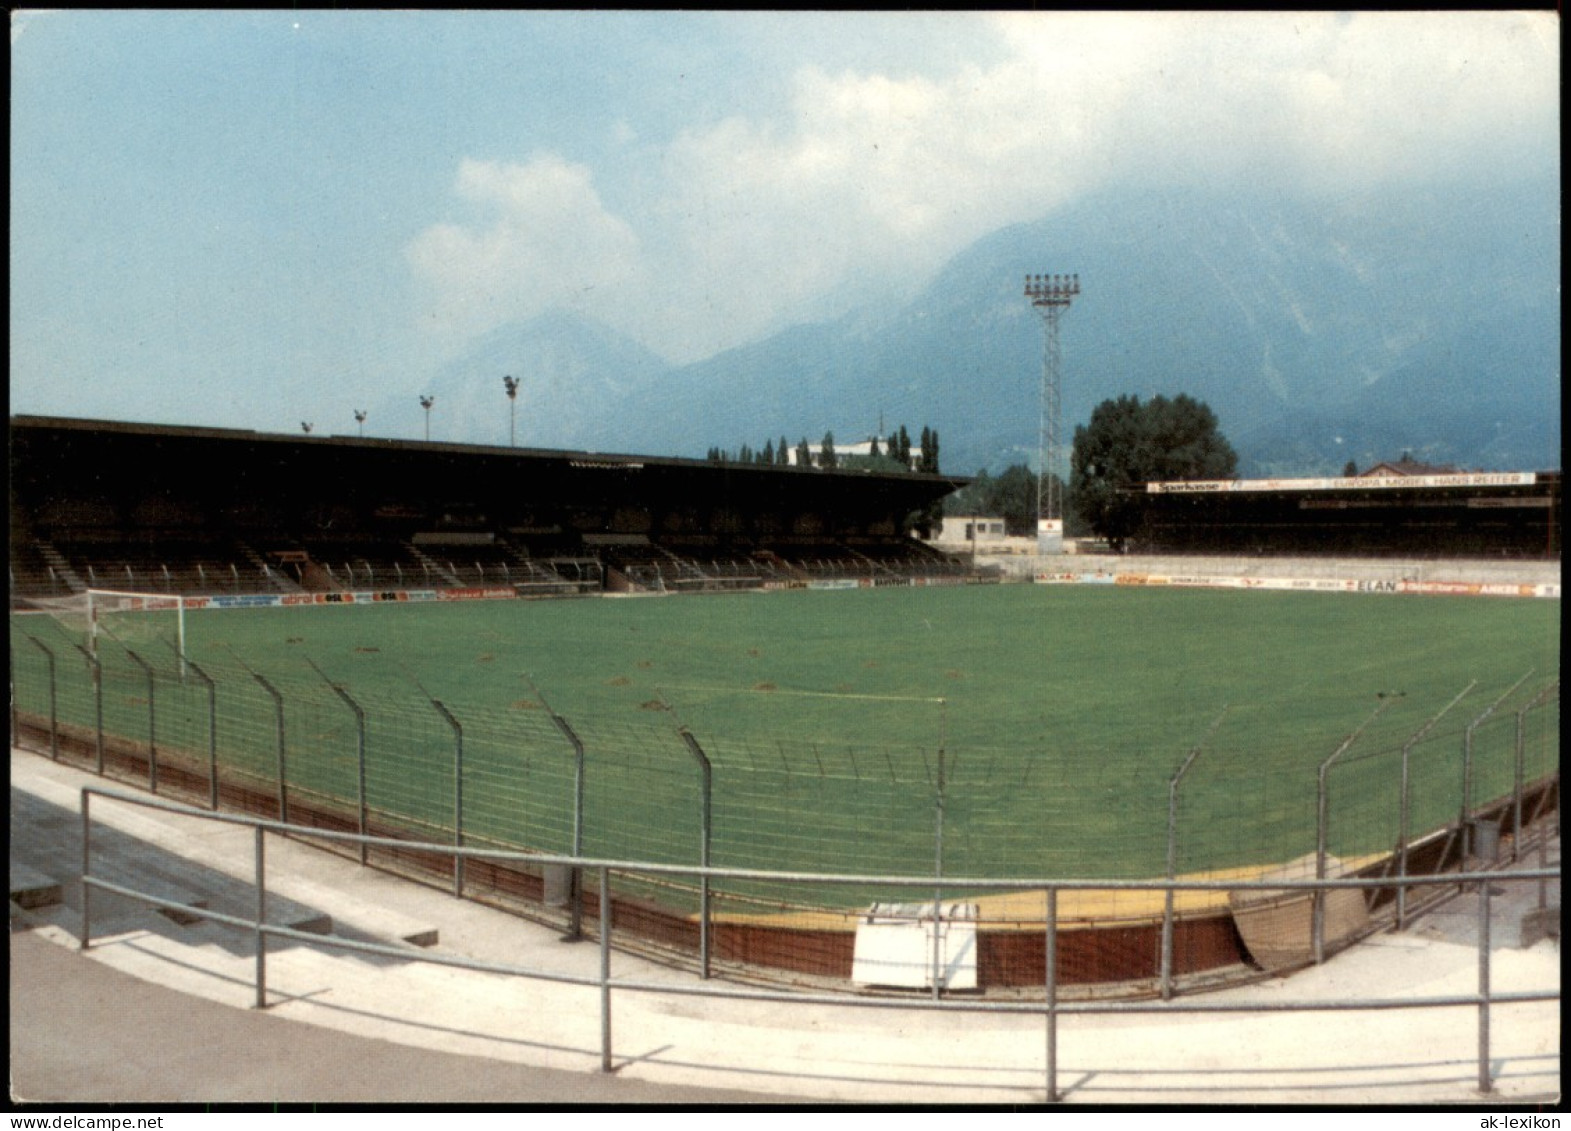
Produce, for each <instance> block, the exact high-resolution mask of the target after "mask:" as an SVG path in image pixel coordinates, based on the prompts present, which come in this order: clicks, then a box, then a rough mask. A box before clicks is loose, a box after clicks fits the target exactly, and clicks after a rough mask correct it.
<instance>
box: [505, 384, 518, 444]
mask: <svg viewBox="0 0 1571 1131" xmlns="http://www.w3.org/2000/svg"><path fill="white" fill-rule="evenodd" d="M502 387H503V388H505V389H506V390H507V414H508V423H507V446H508V447H510V448H516V447H518V378H517V377H503V378H502Z"/></svg>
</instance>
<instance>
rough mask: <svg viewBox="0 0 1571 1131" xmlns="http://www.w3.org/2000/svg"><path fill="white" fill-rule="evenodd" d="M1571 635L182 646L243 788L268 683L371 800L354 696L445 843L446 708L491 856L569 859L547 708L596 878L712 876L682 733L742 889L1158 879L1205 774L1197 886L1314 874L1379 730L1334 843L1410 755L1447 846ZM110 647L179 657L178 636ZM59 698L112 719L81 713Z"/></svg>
mask: <svg viewBox="0 0 1571 1131" xmlns="http://www.w3.org/2000/svg"><path fill="white" fill-rule="evenodd" d="M1559 614H1560V608H1559V604H1558V602H1554V601H1545V600H1532V599H1508V598H1501V599H1494V598H1463V597H1455V598H1453V597H1414V596H1389V595H1383V594H1369V595H1364V594H1309V593H1305V594H1299V593H1280V592H1252V593H1247V592H1246V593H1240V592H1218V591H1205V590H1178V589H1167V590H1143V589H1132V588H1116V589H1115V588H1114V587H1106V588H1102V587H1090V586H1086V587H1076V586H1032V585H1012V586H962V587H952V588H932V589H916V588H891V589H872V590H857V591H846V592H823V591H788V592H770V593H737V594H713V595H708V594H706V595H685V596H680V597H666V598H624V599H612V598H606V599H589V600H546V601H470V602H453V603H421V604H395V603H388V604H378V605H355V606H342V607H334V606H325V607H324V606H317V607H307V608H275V609H255V610H225V611H212V610H206V611H194V612H190V613H188V614H187V650H188V653H189V656H190V658H191V659H193V660H194V661H195V662H196V663H197V664H198V665H199V666H200V667H201V668H202V669H203V670H204V671H208V672H211V673H212V674H213V675H214V677H215V679H216V680H217V681H218V682H219V684H220V688H221V691H220V694H219V698H220V700H221V704H220V707H219V715H220V720H219V724H218V725H219V727H220V728H221V729H222V731H223V732H224V737H223V741H222V743H221V745H222V747H223V753H222V754H221V759H222V764H223V766H224V768H225V769H226V770H232V771H234V772H239V773H246V774H253V775H256V776H257V777H258V778H259V779H260V778H265V776H266V775H267V773H268V772H269V768H270V766H271V765H272V761H271V757H272V755H271V751H272V747H273V743H274V732H273V726H272V723H271V722H270V718H271V716H270V714H269V709H268V706H267V703H266V701H265V700H264V699H263V697H262V695H261V692H260V691H259V690H258V687H257V685H255V684H254V683H253V680H252V679H251V678H249V677H248V676H249V673H248V672H247V671H246V669H250V671H252V672H255V673H258V674H262V675H264V676H265V678H266V679H267V680H268V681H269V682H270V683H271V684H272V685H273V686H274V687H276V688H278V689H279V690H280V691H281V693H282V695H283V699H284V702H285V704H286V710H287V717H288V733H289V739H288V742H289V775H290V788H291V789H293V790H301V791H305V792H308V793H311V794H313V795H317V796H321V797H325V798H338V799H340V800H343V799H346V798H348V797H350V796H352V795H353V790H354V767H353V761H354V757H355V739H354V735H353V720H352V717H351V716H350V715H349V713H348V712H347V711H346V710H345V709H344V707H343V705H342V703H341V702H340V701H339V700H338V699H337V698H335V694H334V692H333V691H332V690H331V688H330V687H329V686H328V684H329V681H331V682H332V683H336V684H338V685H340V686H341V687H342V688H343V689H344V690H345V691H346V692H347V693H348V694H349V695H351V696H352V697H353V698H354V699H355V700H356V701H357V702H359V703H361V705H362V706H363V707H364V709H365V711H366V715H367V720H368V721H367V731H368V733H367V747H368V750H367V761H368V763H369V764H370V765H371V770H370V773H369V780H370V787H369V789H370V794H371V797H370V800H371V803H372V805H373V807H374V808H375V809H377V810H378V811H379V812H382V813H385V814H389V815H392V816H393V817H395V818H399V819H403V820H407V821H409V822H411V823H413V824H414V825H416V826H418V827H420V828H424V829H428V830H429V829H440V828H443V827H445V826H446V825H448V824H450V823H451V821H452V820H453V818H454V806H455V802H454V800H453V798H452V797H451V796H450V795H451V794H452V792H453V786H452V777H453V774H452V762H453V758H452V754H451V750H452V747H453V740H452V736H451V723H450V722H448V721H447V719H446V717H444V715H443V714H442V713H441V711H439V710H438V709H437V708H436V706H435V705H434V704H433V702H432V701H435V703H439V704H440V705H441V707H442V708H444V709H445V710H446V711H447V712H449V713H450V715H451V717H452V718H453V719H454V720H456V721H457V722H458V723H459V724H460V725H461V727H462V732H463V737H462V743H463V764H464V769H463V773H464V775H465V777H464V784H463V806H464V808H463V823H464V826H465V835H466V837H468V838H472V839H474V840H477V841H486V842H494V843H497V844H500V845H506V846H510V847H520V848H530V849H538V850H543V851H556V852H562V851H567V850H569V848H570V847H571V842H570V829H571V825H572V810H573V804H574V801H573V796H572V794H573V767H572V758H571V747H570V746H569V745H568V744H567V742H566V741H565V740H564V738H563V735H562V733H561V732H560V731H559V730H558V729H557V728H556V727H555V726H554V725H553V724H552V722H551V718H550V716H551V715H552V714H555V715H559V716H561V717H562V718H564V719H565V720H567V721H568V722H569V723H570V724H571V726H572V728H573V729H574V731H575V732H576V733H577V735H578V736H579V738H580V739H581V741H582V742H583V744H584V747H585V774H584V821H583V831H584V842H583V847H584V851H585V853H586V854H588V855H596V856H603V857H608V858H621V859H631V858H643V859H654V860H664V861H669V862H681V863H693V862H696V845H697V837H698V834H699V830H698V824H699V821H700V816H699V814H700V810H701V801H700V798H699V796H698V792H699V789H700V785H699V776H698V773H697V771H696V767H695V763H694V759H693V756H692V753H691V751H690V749H689V748H688V747H687V746H686V745H685V744H684V742H683V740H682V739H681V736H680V731H681V730H683V729H685V730H686V731H687V732H688V733H689V734H691V735H692V736H693V738H694V739H695V740H696V742H697V743H698V745H699V747H700V748H701V749H702V750H703V751H704V753H705V755H706V756H707V758H708V759H709V760H710V762H711V763H712V767H713V783H712V789H713V829H712V841H713V853H712V857H711V860H712V863H714V864H715V865H718V866H734V867H749V868H772V869H783V870H800V871H838V872H855V873H864V874H865V873H872V872H887V873H890V874H903V875H931V874H932V873H933V870H934V868H935V849H934V845H935V842H936V843H938V844H939V845H940V857H939V860H938V861H937V863H936V866H938V867H941V869H942V871H943V873H944V874H946V875H953V876H1004V877H1018V876H1032V877H1036V876H1059V877H1085V878H1096V877H1148V876H1154V875H1161V874H1162V873H1163V872H1164V871H1165V869H1166V864H1167V859H1166V853H1167V833H1168V821H1169V797H1170V788H1169V787H1170V783H1171V781H1172V779H1173V778H1174V775H1175V773H1176V772H1177V770H1178V769H1179V767H1180V766H1181V765H1182V764H1184V763H1185V762H1186V761H1188V763H1189V765H1188V768H1187V770H1186V771H1185V774H1184V777H1183V779H1182V782H1181V786H1180V788H1178V789H1177V791H1176V793H1175V794H1173V796H1176V797H1177V799H1178V803H1177V807H1176V809H1175V810H1174V816H1175V817H1176V822H1177V824H1176V830H1175V831H1176V834H1177V846H1178V857H1177V870H1178V871H1179V872H1180V873H1181V874H1184V873H1195V872H1200V871H1207V870H1218V869H1226V868H1233V867H1241V866H1251V865H1261V864H1271V863H1277V862H1282V861H1285V860H1288V859H1291V858H1294V857H1296V856H1299V855H1302V854H1303V853H1305V852H1308V851H1312V850H1313V849H1314V848H1315V845H1316V819H1317V818H1316V813H1317V804H1318V803H1319V798H1318V794H1317V790H1318V789H1319V788H1320V787H1319V777H1318V773H1319V767H1320V765H1321V764H1322V763H1323V762H1325V761H1326V760H1327V759H1328V758H1330V757H1331V755H1332V754H1333V753H1335V752H1337V751H1338V749H1339V748H1340V747H1343V745H1344V743H1346V742H1347V740H1348V739H1349V738H1350V737H1352V736H1354V735H1355V733H1356V735H1357V737H1356V740H1355V741H1354V742H1352V743H1351V744H1350V745H1348V746H1347V747H1346V749H1345V750H1344V751H1343V753H1342V754H1341V755H1340V756H1339V758H1338V760H1337V762H1336V763H1335V766H1334V768H1333V769H1332V771H1331V772H1330V773H1329V774H1328V775H1327V776H1326V789H1327V793H1328V796H1327V798H1326V806H1327V808H1328V809H1329V812H1330V820H1329V833H1330V837H1329V839H1330V844H1329V847H1330V849H1331V850H1332V851H1333V852H1337V853H1341V854H1342V855H1344V856H1357V855H1361V854H1369V853H1376V852H1381V851H1389V850H1390V849H1391V847H1392V844H1393V841H1394V838H1395V836H1396V832H1397V828H1396V826H1397V816H1398V811H1399V809H1400V807H1401V804H1402V798H1401V794H1400V772H1401V762H1402V750H1403V747H1404V746H1405V745H1406V746H1408V747H1409V750H1408V755H1409V761H1410V763H1411V765H1410V769H1411V779H1412V785H1411V789H1412V794H1411V797H1410V798H1409V802H1410V810H1411V811H1410V816H1409V819H1410V821H1411V831H1412V832H1413V833H1414V834H1422V833H1423V832H1424V831H1426V830H1429V829H1432V828H1438V827H1440V826H1441V825H1442V824H1444V823H1445V822H1447V821H1455V820H1456V818H1457V814H1458V810H1459V806H1460V805H1461V804H1462V801H1463V791H1464V788H1465V789H1466V791H1467V792H1468V794H1469V795H1470V797H1471V800H1472V802H1473V803H1474V804H1475V805H1476V804H1480V803H1482V802H1484V801H1487V800H1490V799H1493V798H1498V797H1501V796H1505V795H1507V794H1509V793H1510V792H1511V789H1512V783H1513V779H1514V775H1515V773H1516V766H1515V760H1516V757H1517V735H1516V727H1515V722H1514V720H1515V717H1516V712H1518V711H1520V710H1521V709H1522V708H1525V707H1526V706H1527V705H1528V704H1529V703H1530V702H1531V701H1533V700H1534V698H1535V697H1536V696H1538V695H1540V693H1543V692H1545V690H1546V688H1548V687H1549V685H1550V684H1552V683H1553V682H1555V681H1556V680H1557V679H1558V676H1559V648H1560V619H1559ZM108 623H109V625H110V629H111V631H112V632H113V633H114V634H115V637H116V639H118V641H119V643H120V645H122V646H129V647H131V648H133V649H136V650H137V651H138V652H139V653H141V654H143V655H144V656H161V657H162V660H163V664H164V666H165V667H168V666H170V665H171V664H172V656H173V649H172V648H171V647H170V646H169V641H170V640H172V637H173V632H174V628H173V615H172V614H170V613H164V612H159V613H149V614H121V615H117V616H116V617H115V618H112V619H111V620H110V621H109V622H108ZM12 624H13V649H12V650H13V663H15V664H19V665H21V666H23V667H25V666H26V664H27V663H31V662H34V661H36V657H33V656H29V655H28V654H26V653H28V652H30V651H32V649H30V648H27V647H25V642H23V643H22V644H19V643H18V641H19V640H20V637H19V636H18V635H17V634H18V632H19V631H23V632H27V633H30V634H32V635H35V636H37V635H39V634H40V629H39V626H38V623H37V618H13V622H12ZM52 631H53V632H54V633H55V637H54V639H56V640H59V639H61V638H62V637H63V635H64V630H62V629H61V628H59V627H55V628H54V629H52ZM65 651H66V652H69V651H70V649H65ZM104 663H105V685H106V689H107V690H106V695H105V700H106V701H105V707H104V710H105V716H106V726H109V727H111V729H114V730H116V731H117V732H121V733H125V734H127V735H132V736H134V735H136V734H138V733H139V731H138V727H139V726H140V727H141V728H142V731H145V730H146V724H145V723H143V722H141V721H140V720H141V715H140V714H139V712H140V711H141V710H142V708H141V707H140V706H139V702H140V698H141V697H139V696H138V695H137V694H136V693H135V692H136V688H137V687H138V686H140V685H139V683H138V679H139V678H140V677H139V676H138V675H137V673H136V671H135V670H134V669H133V668H132V667H131V666H130V665H128V664H126V663H124V662H123V660H121V659H117V658H116V657H115V655H114V648H113V647H112V646H111V647H106V650H105V660H104ZM66 666H68V665H62V668H64V667H66ZM77 666H81V665H77ZM111 668H113V669H115V673H118V674H112V673H111ZM1524 677H1525V678H1524ZM28 678H35V677H28ZM66 678H67V677H66V676H65V675H63V674H62V676H61V679H62V681H65V680H66ZM160 678H163V677H160ZM116 680H118V682H116ZM22 682H23V680H21V679H19V692H18V694H19V697H20V696H22V695H23V691H22V690H20V685H21V683H22ZM168 685H169V686H168V689H167V690H163V689H162V685H160V686H161V689H160V691H159V695H160V699H161V701H160V704H159V707H158V712H159V716H160V718H159V721H158V723H157V725H158V726H159V727H161V728H167V730H168V733H169V735H170V737H169V738H168V739H163V740H161V741H163V742H164V743H165V744H167V745H168V746H169V747H170V748H171V749H174V748H180V747H184V748H186V749H188V750H191V751H196V750H199V749H200V748H201V747H202V745H203V742H204V741H205V739H204V738H203V734H204V730H205V727H206V724H205V722H204V721H203V713H204V707H203V700H202V696H201V694H199V689H196V688H193V687H191V686H190V685H189V681H186V682H184V683H181V684H178V685H177V683H176V681H175V680H173V679H172V678H171V679H169V680H168ZM27 694H28V696H29V697H31V698H33V699H35V700H36V699H37V698H38V693H37V690H36V687H35V688H33V689H32V690H30V691H28V693H27ZM61 698H62V711H63V712H64V713H65V714H66V715H71V714H73V712H74V714H75V716H76V718H77V719H78V721H79V722H80V720H81V717H82V715H83V713H84V711H85V712H86V714H87V717H88V719H89V721H90V718H91V709H90V708H89V707H87V706H86V702H87V700H86V697H85V695H84V693H83V692H82V691H81V689H80V688H77V689H76V690H74V691H66V692H63V693H62V696H61ZM1491 707H1492V708H1493V712H1492V713H1491V714H1490V715H1489V716H1488V718H1487V720H1486V721H1484V722H1481V723H1480V724H1479V725H1478V727H1477V728H1476V731H1475V733H1474V734H1473V735H1472V736H1471V737H1469V736H1468V735H1467V730H1466V728H1467V727H1468V724H1469V723H1470V722H1473V721H1475V720H1478V719H1480V717H1481V716H1482V715H1483V714H1484V712H1486V710H1488V709H1490V708H1491ZM165 716H168V717H167V719H166V718H165ZM1524 717H1525V719H1526V720H1527V723H1528V724H1529V725H1528V730H1527V733H1526V735H1525V736H1524V741H1523V754H1522V760H1523V762H1524V767H1523V772H1524V773H1525V775H1526V777H1527V779H1528V780H1536V779H1537V778H1539V777H1542V776H1544V775H1545V774H1548V773H1550V772H1552V771H1553V769H1554V766H1555V760H1556V757H1557V751H1558V703H1557V702H1550V703H1549V704H1548V709H1538V710H1533V711H1531V712H1528V713H1527V714H1526V715H1525V716H1524ZM1426 726H1427V727H1428V729H1427V731H1426V730H1425V728H1426ZM160 733H161V734H162V733H164V732H163V731H161V732H160ZM180 736H183V737H180ZM1464 746H1466V748H1467V749H1466V751H1464ZM1464 753H1466V755H1467V765H1466V766H1464ZM171 756H172V755H171ZM1464 777H1466V779H1467V780H1466V783H1465V786H1464V783H1463V778H1464ZM935 830H936V831H935ZM433 839H442V838H441V837H440V836H433ZM824 898H825V902H827V903H830V904H837V903H842V902H845V901H851V902H855V901H856V900H857V899H858V898H860V896H859V895H858V894H857V893H852V892H843V893H837V894H833V895H831V894H827V893H826V895H825V897H824Z"/></svg>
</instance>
